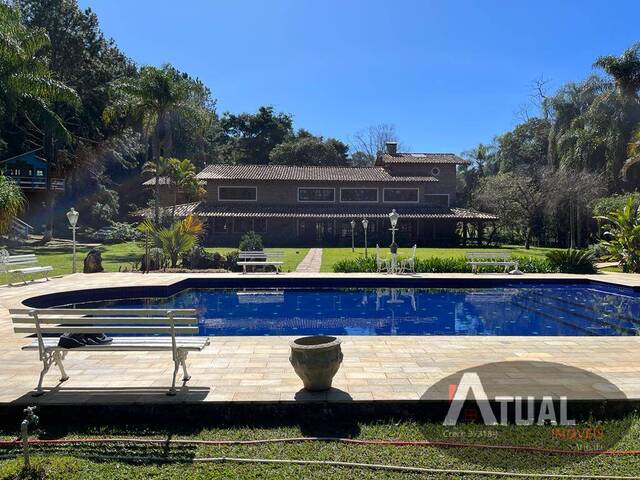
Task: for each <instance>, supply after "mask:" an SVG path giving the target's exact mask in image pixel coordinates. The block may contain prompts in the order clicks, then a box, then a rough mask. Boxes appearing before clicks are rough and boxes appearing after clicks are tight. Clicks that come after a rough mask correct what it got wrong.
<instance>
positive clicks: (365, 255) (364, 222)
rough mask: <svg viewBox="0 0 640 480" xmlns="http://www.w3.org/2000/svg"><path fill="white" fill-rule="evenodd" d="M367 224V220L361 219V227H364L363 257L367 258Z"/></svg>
mask: <svg viewBox="0 0 640 480" xmlns="http://www.w3.org/2000/svg"><path fill="white" fill-rule="evenodd" d="M368 226H369V220H367V219H366V218H363V219H362V228H364V257H365V258H367V247H368V245H367V227H368Z"/></svg>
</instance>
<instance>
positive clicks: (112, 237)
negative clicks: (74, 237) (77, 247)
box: [91, 222, 141, 243]
mask: <svg viewBox="0 0 640 480" xmlns="http://www.w3.org/2000/svg"><path fill="white" fill-rule="evenodd" d="M91 237H92V238H93V239H95V240H97V241H99V242H104V243H121V242H129V241H132V240H138V239H139V238H140V237H141V233H140V231H139V230H138V228H137V227H136V226H135V225H133V224H132V223H126V222H114V223H112V224H111V226H109V227H105V228H101V229H100V230H98V231H97V232H95V233H94V234H93V235H91Z"/></svg>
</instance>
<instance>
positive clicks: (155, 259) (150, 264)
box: [140, 247, 167, 271]
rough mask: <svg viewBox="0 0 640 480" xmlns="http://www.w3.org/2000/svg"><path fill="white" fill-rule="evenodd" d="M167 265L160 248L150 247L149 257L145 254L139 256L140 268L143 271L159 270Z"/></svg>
mask: <svg viewBox="0 0 640 480" xmlns="http://www.w3.org/2000/svg"><path fill="white" fill-rule="evenodd" d="M166 267H167V257H166V256H165V254H164V252H163V251H162V249H161V248H155V247H154V248H150V249H149V258H148V259H147V255H146V254H142V257H141V258H140V268H141V269H142V270H144V271H151V270H160V269H161V268H166Z"/></svg>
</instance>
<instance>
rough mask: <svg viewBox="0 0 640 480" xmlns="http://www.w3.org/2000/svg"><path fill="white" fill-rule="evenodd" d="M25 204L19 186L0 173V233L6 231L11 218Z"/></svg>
mask: <svg viewBox="0 0 640 480" xmlns="http://www.w3.org/2000/svg"><path fill="white" fill-rule="evenodd" d="M25 204H26V200H25V198H24V195H23V194H22V190H20V187H19V186H18V185H16V184H15V182H13V181H12V180H11V179H9V178H7V177H5V176H4V175H2V174H0V234H4V233H7V231H8V230H9V227H10V225H11V220H12V219H13V218H14V217H16V216H17V215H19V214H20V212H22V211H23V210H24V207H25Z"/></svg>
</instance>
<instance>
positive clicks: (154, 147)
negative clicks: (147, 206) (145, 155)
mask: <svg viewBox="0 0 640 480" xmlns="http://www.w3.org/2000/svg"><path fill="white" fill-rule="evenodd" d="M159 143H160V141H159V140H158V134H157V132H154V133H153V139H152V140H151V155H152V157H153V160H152V161H153V162H154V163H155V164H156V174H155V179H156V184H155V188H154V198H153V222H154V223H155V224H156V226H157V225H159V224H160V154H159V153H160V152H159V151H160V145H159Z"/></svg>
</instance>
